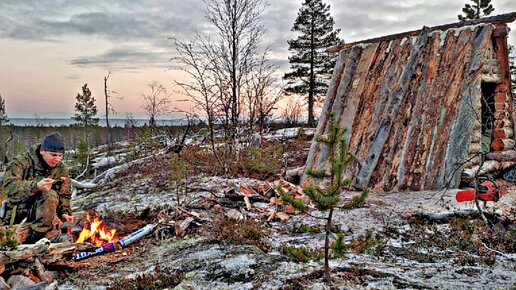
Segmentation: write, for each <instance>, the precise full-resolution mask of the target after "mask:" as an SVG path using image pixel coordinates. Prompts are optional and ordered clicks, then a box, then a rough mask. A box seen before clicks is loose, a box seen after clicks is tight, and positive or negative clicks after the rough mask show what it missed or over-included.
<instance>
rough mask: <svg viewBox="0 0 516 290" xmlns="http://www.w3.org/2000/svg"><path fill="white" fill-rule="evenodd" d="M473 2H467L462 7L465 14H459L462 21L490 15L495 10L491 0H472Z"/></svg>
mask: <svg viewBox="0 0 516 290" xmlns="http://www.w3.org/2000/svg"><path fill="white" fill-rule="evenodd" d="M470 1H471V2H473V4H471V5H470V4H466V5H465V6H464V8H462V12H463V13H464V15H460V14H459V15H457V17H458V18H459V20H460V21H466V20H472V19H479V18H481V17H484V16H488V15H489V14H491V13H492V12H493V11H494V7H493V5H491V0H470Z"/></svg>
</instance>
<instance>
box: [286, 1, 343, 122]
mask: <svg viewBox="0 0 516 290" xmlns="http://www.w3.org/2000/svg"><path fill="white" fill-rule="evenodd" d="M334 24H335V21H333V17H331V15H330V5H328V4H324V3H323V2H322V0H305V2H304V3H303V4H302V6H301V8H300V9H299V12H298V14H297V18H296V20H295V22H294V26H293V27H292V31H294V32H298V33H300V34H301V35H300V36H298V38H297V39H291V40H289V41H288V46H289V47H288V50H289V51H290V52H291V53H292V56H290V57H289V59H288V60H289V62H290V68H291V72H288V73H286V74H285V76H284V77H283V78H284V79H286V80H288V81H289V85H288V86H287V87H286V89H285V90H286V92H287V94H302V95H304V94H307V101H308V124H309V125H315V118H314V103H315V101H318V100H320V99H322V97H323V96H324V94H325V93H326V90H327V88H328V82H329V79H330V78H331V73H332V71H333V66H334V65H335V56H334V55H332V54H329V53H327V52H326V51H325V49H326V48H328V47H331V46H334V45H337V44H339V43H340V39H339V36H338V34H339V32H340V29H336V30H334V29H333V25H334Z"/></svg>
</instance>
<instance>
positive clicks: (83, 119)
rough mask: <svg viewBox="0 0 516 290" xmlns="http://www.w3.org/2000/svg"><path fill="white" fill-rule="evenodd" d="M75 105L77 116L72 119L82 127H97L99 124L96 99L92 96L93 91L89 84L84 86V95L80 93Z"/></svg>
mask: <svg viewBox="0 0 516 290" xmlns="http://www.w3.org/2000/svg"><path fill="white" fill-rule="evenodd" d="M75 98H76V99H77V101H76V103H75V115H74V116H73V117H72V119H74V120H75V121H76V122H77V123H79V124H81V125H82V126H85V127H87V126H89V125H96V124H97V123H98V122H99V118H98V117H96V116H97V106H96V105H95V98H94V97H92V96H91V91H90V89H89V88H88V84H84V86H82V94H80V93H78V94H77V97H75Z"/></svg>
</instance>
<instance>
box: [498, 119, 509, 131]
mask: <svg viewBox="0 0 516 290" xmlns="http://www.w3.org/2000/svg"><path fill="white" fill-rule="evenodd" d="M493 124H494V126H495V128H497V129H501V128H510V127H511V126H512V122H511V120H510V119H502V120H494V122H493Z"/></svg>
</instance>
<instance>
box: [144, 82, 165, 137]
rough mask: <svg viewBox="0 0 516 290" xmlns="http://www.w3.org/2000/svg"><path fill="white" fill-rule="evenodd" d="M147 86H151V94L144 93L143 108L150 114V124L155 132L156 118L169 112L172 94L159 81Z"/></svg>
mask: <svg viewBox="0 0 516 290" xmlns="http://www.w3.org/2000/svg"><path fill="white" fill-rule="evenodd" d="M147 86H148V87H149V88H150V94H142V101H143V105H142V108H143V109H144V110H145V112H146V113H147V115H148V116H149V126H150V127H151V128H152V130H153V131H154V133H155V130H156V119H157V118H158V117H159V116H162V115H163V114H165V113H167V112H169V107H168V106H169V104H170V102H171V100H170V97H171V94H169V93H168V92H167V89H166V88H165V87H164V86H163V85H162V84H161V83H159V82H157V81H154V82H152V83H149V84H147Z"/></svg>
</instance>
